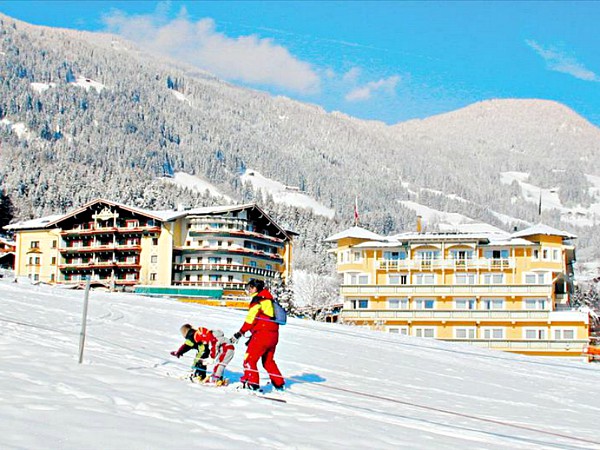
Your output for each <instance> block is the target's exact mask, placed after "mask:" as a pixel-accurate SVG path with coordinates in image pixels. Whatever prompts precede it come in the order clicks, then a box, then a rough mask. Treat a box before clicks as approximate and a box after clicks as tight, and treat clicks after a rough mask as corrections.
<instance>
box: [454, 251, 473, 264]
mask: <svg viewBox="0 0 600 450" xmlns="http://www.w3.org/2000/svg"><path fill="white" fill-rule="evenodd" d="M450 259H454V260H458V261H464V260H466V259H473V250H451V251H450Z"/></svg>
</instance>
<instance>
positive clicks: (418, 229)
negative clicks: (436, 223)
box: [417, 216, 423, 233]
mask: <svg viewBox="0 0 600 450" xmlns="http://www.w3.org/2000/svg"><path fill="white" fill-rule="evenodd" d="M421 219H423V217H421V216H417V233H420V232H421V231H422V226H421V225H422V224H421Z"/></svg>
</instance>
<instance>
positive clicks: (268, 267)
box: [228, 258, 273, 270]
mask: <svg viewBox="0 0 600 450" xmlns="http://www.w3.org/2000/svg"><path fill="white" fill-rule="evenodd" d="M228 259H229V258H228ZM265 269H267V270H273V266H272V265H271V264H266V265H265Z"/></svg>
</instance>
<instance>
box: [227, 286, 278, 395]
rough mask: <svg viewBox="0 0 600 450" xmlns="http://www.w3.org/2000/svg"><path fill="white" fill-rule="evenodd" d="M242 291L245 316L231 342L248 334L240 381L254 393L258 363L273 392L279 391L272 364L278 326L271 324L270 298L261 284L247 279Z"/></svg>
mask: <svg viewBox="0 0 600 450" xmlns="http://www.w3.org/2000/svg"><path fill="white" fill-rule="evenodd" d="M246 291H247V292H248V294H249V295H250V296H251V300H250V305H249V306H248V315H247V316H246V320H245V322H244V324H243V325H242V328H240V331H238V332H237V333H235V334H234V335H233V337H232V338H231V342H233V343H236V342H237V341H238V340H239V339H240V338H241V337H242V336H243V335H244V333H246V332H247V331H249V332H250V333H251V337H250V340H249V341H248V343H247V345H248V349H247V350H246V354H245V355H244V375H243V376H242V378H241V379H240V381H241V382H242V385H243V387H244V388H246V389H251V390H258V389H259V388H260V377H259V374H258V366H257V364H258V360H259V359H261V361H262V364H263V367H264V368H265V370H266V371H267V373H268V374H269V378H270V379H271V383H272V384H273V387H274V388H275V389H276V390H283V389H284V387H285V380H284V378H283V376H282V375H281V372H280V371H279V368H278V367H277V364H276V363H275V359H274V356H275V349H276V347H277V343H278V341H279V324H278V323H277V322H275V321H274V320H273V318H274V315H275V313H274V311H273V301H272V300H273V296H272V295H271V293H270V292H269V291H268V290H267V289H265V283H264V282H263V281H262V280H257V279H251V280H250V281H249V282H248V284H246Z"/></svg>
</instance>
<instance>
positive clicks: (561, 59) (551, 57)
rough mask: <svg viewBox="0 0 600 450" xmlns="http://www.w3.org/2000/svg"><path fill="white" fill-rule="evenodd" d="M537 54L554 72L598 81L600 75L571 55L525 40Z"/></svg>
mask: <svg viewBox="0 0 600 450" xmlns="http://www.w3.org/2000/svg"><path fill="white" fill-rule="evenodd" d="M525 42H526V44H527V45H528V46H529V47H531V48H532V49H533V50H534V51H535V52H536V53H537V54H538V55H539V56H541V57H542V58H543V59H544V60H545V61H546V64H547V66H548V69H550V70H554V71H556V72H562V73H566V74H568V75H571V76H574V77H575V78H579V79H580V80H585V81H600V76H598V75H596V74H595V73H594V72H592V71H591V70H588V69H586V68H585V67H584V66H583V64H581V63H580V62H578V61H577V60H576V59H575V58H573V57H572V56H569V55H567V54H565V53H564V52H561V51H559V50H556V49H552V48H543V47H542V46H541V45H539V44H538V43H537V42H535V41H532V40H527V41H525Z"/></svg>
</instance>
